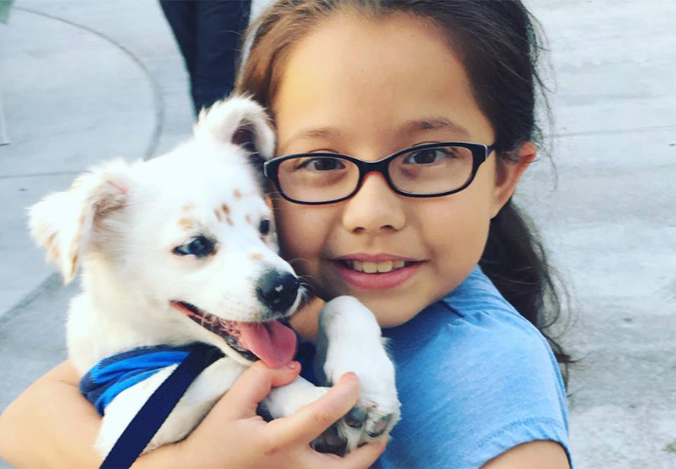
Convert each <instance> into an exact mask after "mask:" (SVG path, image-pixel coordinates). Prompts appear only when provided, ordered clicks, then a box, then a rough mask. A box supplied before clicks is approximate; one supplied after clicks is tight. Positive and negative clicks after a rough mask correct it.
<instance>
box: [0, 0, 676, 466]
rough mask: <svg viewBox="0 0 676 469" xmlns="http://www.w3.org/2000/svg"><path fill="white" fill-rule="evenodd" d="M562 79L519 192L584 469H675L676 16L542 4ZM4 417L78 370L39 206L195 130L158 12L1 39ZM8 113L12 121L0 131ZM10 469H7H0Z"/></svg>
mask: <svg viewBox="0 0 676 469" xmlns="http://www.w3.org/2000/svg"><path fill="white" fill-rule="evenodd" d="M527 3H528V4H529V5H530V6H531V8H532V10H533V12H534V13H535V15H536V16H537V17H538V18H539V19H540V20H541V22H542V23H543V26H544V29H545V31H546V32H547V35H548V37H549V48H550V49H551V54H550V57H551V62H552V65H553V70H554V74H553V76H552V80H554V79H555V80H556V86H555V87H554V91H555V93H554V95H553V98H552V104H553V106H554V114H555V118H556V121H555V126H554V127H553V128H552V129H550V134H551V135H552V137H553V138H552V143H553V145H552V146H553V151H552V156H553V159H554V161H555V162H556V166H557V170H556V175H557V178H558V184H557V185H556V188H555V187H554V186H555V176H554V171H553V169H552V166H551V164H550V163H549V162H548V161H547V160H546V159H545V160H543V161H542V162H539V163H537V164H535V165H534V166H533V168H532V170H531V171H530V174H528V175H527V177H526V181H525V182H524V184H523V186H522V188H521V189H520V194H519V195H518V197H519V200H520V202H521V203H522V204H523V205H524V206H525V207H527V208H528V209H529V211H530V213H531V214H532V216H533V218H534V219H535V221H536V222H537V223H538V224H539V225H540V226H541V229H542V232H543V234H544V237H545V239H546V240H547V245H548V247H549V248H550V251H551V258H552V260H553V262H554V264H556V265H557V266H558V267H559V270H560V271H561V272H562V275H563V277H564V279H565V281H566V283H567V284H568V285H569V287H570V289H571V293H572V295H573V299H574V300H573V304H572V306H573V310H574V315H573V317H572V318H571V319H570V320H569V321H568V322H567V324H568V327H567V330H566V331H565V333H564V334H563V336H562V341H563V343H564V344H565V345H566V346H567V348H568V349H569V350H570V352H572V354H573V355H574V357H576V358H578V359H579V360H580V362H579V363H578V364H577V365H576V366H574V367H573V368H572V372H571V384H570V388H569V392H570V399H569V403H570V409H571V417H570V418H571V437H572V445H573V451H574V455H575V458H576V463H577V467H578V468H581V469H591V468H597V467H612V468H616V469H630V468H631V469H634V468H642V467H651V468H654V469H668V468H671V469H673V468H676V353H675V352H676V307H675V306H674V303H675V300H676V273H675V272H676V256H675V255H674V251H675V250H676V221H675V218H674V213H675V212H676V190H675V189H674V183H673V181H675V180H676V80H675V78H674V77H675V76H676V60H675V59H676V53H675V52H674V51H676V28H674V26H676V24H675V23H674V18H676V3H674V2H665V1H661V0H644V1H642V2H637V1H630V0H566V1H563V0H530V1H527ZM0 101H1V102H2V107H3V109H4V121H3V123H2V124H3V126H4V127H5V128H6V132H7V136H8V137H9V139H10V141H11V144H9V145H6V146H0V198H1V200H3V201H4V202H3V208H4V210H3V211H2V212H0V222H1V226H2V228H1V230H0V258H2V259H3V262H2V264H1V265H0V370H1V371H0V411H1V410H2V409H4V408H5V407H6V406H7V405H8V404H9V402H10V401H11V400H12V399H14V398H15V397H16V396H17V395H18V394H19V393H20V392H21V390H23V389H24V388H25V387H26V386H28V385H29V384H30V383H31V382H32V381H33V380H34V379H35V378H36V377H38V376H39V375H41V374H42V373H44V372H45V371H47V370H48V369H49V368H51V367H52V366H53V365H55V364H56V363H58V362H60V361H61V360H62V359H63V358H64V357H65V347H64V327H63V323H64V313H65V311H66V308H67V303H68V299H69V298H70V297H71V296H72V295H73V293H74V292H75V291H76V290H77V288H78V287H77V285H71V286H68V287H66V288H64V287H62V286H61V284H60V280H59V278H58V277H57V276H56V275H55V274H54V273H53V270H52V269H50V268H49V267H47V266H46V265H45V264H44V262H43V253H42V252H40V251H39V250H38V249H37V248H35V247H34V246H33V245H32V242H31V241H30V239H29V237H28V235H27V231H26V228H25V218H24V210H25V207H26V206H28V205H30V204H32V203H34V202H35V201H37V200H38V199H39V198H41V197H42V196H43V195H45V194H46V193H48V192H50V191H53V190H57V189H64V188H66V187H67V186H68V185H69V183H70V181H71V180H72V179H73V177H74V176H75V174H76V173H78V172H80V171H82V170H84V169H86V168H87V167H88V166H90V165H92V164H94V163H97V162H99V161H102V160H105V159H109V158H111V157H115V156H121V157H124V158H127V159H137V158H143V157H147V156H152V155H156V154H159V153H162V152H163V151H165V150H166V149H168V148H169V147H171V146H172V145H174V144H175V143H176V142H178V141H180V140H181V139H183V138H185V136H186V135H187V134H188V133H189V132H190V125H191V111H190V105H189V101H188V94H187V85H186V75H185V72H184V70H183V67H182V62H181V57H180V55H179V54H178V52H177V49H176V47H175V45H174V42H173V39H172V37H171V34H170V31H169V29H168V27H167V25H166V24H165V22H164V18H163V17H162V15H161V12H160V10H159V8H158V6H157V4H156V2H155V1H154V0H146V1H138V0H118V1H115V2H104V1H95V0H88V1H85V0H18V1H17V3H16V6H15V8H14V9H13V11H12V15H11V18H10V22H9V24H8V25H0ZM2 118H3V116H2V115H0V119H2ZM4 467H9V466H7V465H6V464H5V463H3V462H2V461H0V468H4Z"/></svg>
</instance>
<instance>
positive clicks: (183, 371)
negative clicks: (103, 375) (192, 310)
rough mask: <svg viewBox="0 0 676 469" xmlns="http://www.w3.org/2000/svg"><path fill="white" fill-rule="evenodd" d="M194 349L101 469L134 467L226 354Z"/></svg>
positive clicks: (201, 347) (196, 346) (202, 346)
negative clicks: (209, 369) (181, 403)
mask: <svg viewBox="0 0 676 469" xmlns="http://www.w3.org/2000/svg"><path fill="white" fill-rule="evenodd" d="M190 348H191V351H190V354H189V355H188V356H187V357H186V359H185V360H183V362H182V363H181V364H180V365H178V367H177V368H176V369H175V370H174V372H173V373H172V374H171V375H169V377H168V378H167V379H166V380H164V382H163V383H162V384H161V385H160V387H159V388H157V390H155V392H154V393H153V394H152V396H150V398H149V399H148V400H147V401H146V403H145V404H144V405H143V407H141V410H139V412H138V414H136V416H135V417H134V418H133V419H132V421H131V423H130V424H129V426H127V428H126V429H125V430H124V432H122V435H121V436H120V438H119V439H118V440H117V442H116V443H115V445H114V446H113V449H111V450H110V453H108V456H107V457H106V459H105V460H104V461H103V464H101V467H100V469H120V468H125V469H126V468H128V467H130V466H131V465H132V464H133V463H134V461H136V458H138V457H139V455H140V454H141V453H142V452H143V450H144V449H145V447H146V446H148V443H150V440H152V439H153V436H155V433H157V430H159V429H160V427H161V426H162V424H163V423H164V421H165V420H166V419H167V417H168V416H169V414H170V413H171V411H172V410H173V409H174V407H176V404H178V401H179V400H180V399H181V397H182V396H183V394H185V392H186V390H187V389H188V387H189V386H190V384H191V383H192V382H193V381H194V380H195V378H197V376H198V375H199V374H200V373H201V372H202V371H203V370H204V369H206V368H207V367H208V366H209V365H211V364H212V363H214V362H215V361H216V360H218V359H220V358H222V357H223V356H224V355H223V352H221V350H220V349H218V348H217V347H214V346H213V345H207V344H203V343H195V344H192V345H191V346H190Z"/></svg>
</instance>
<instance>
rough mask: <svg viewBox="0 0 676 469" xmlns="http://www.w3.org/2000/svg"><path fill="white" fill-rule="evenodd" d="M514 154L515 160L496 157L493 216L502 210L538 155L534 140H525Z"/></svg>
mask: <svg viewBox="0 0 676 469" xmlns="http://www.w3.org/2000/svg"><path fill="white" fill-rule="evenodd" d="M514 156H515V161H504V160H500V159H496V161H497V163H496V168H495V186H494V188H493V208H492V213H491V218H494V217H495V216H496V215H497V214H498V213H499V212H500V209H502V207H503V206H504V205H505V204H506V203H507V201H508V200H509V199H510V198H511V197H512V195H513V194H514V191H515V190H516V186H517V185H518V184H519V180H520V179H521V176H522V175H523V173H524V172H525V171H526V169H527V168H528V166H529V165H530V164H531V163H532V162H533V160H534V159H535V157H536V156H537V147H536V146H535V145H534V144H533V143H532V142H525V143H523V144H522V145H521V146H520V147H519V149H518V150H517V151H516V154H515V155H514Z"/></svg>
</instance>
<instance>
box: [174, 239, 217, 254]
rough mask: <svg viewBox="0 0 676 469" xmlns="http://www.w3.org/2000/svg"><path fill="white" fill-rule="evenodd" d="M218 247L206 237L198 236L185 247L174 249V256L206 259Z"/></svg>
mask: <svg viewBox="0 0 676 469" xmlns="http://www.w3.org/2000/svg"><path fill="white" fill-rule="evenodd" d="M215 248H216V245H215V244H214V242H213V241H212V240H210V239H209V238H207V237H206V236H201V235H200V236H198V237H196V238H194V239H193V240H192V241H190V242H189V243H187V244H184V245H183V246H178V247H177V248H174V254H176V255H178V256H195V257H198V258H200V257H206V256H208V255H209V254H212V253H213V252H214V251H215Z"/></svg>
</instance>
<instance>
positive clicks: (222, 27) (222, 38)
mask: <svg viewBox="0 0 676 469" xmlns="http://www.w3.org/2000/svg"><path fill="white" fill-rule="evenodd" d="M160 5H161V6H162V11H163V12H164V16H165V17H166V18H167V21H168V23H169V26H171V30H172V31H173V33H174V37H175V38H176V42H177V43H178V47H179V49H180V50H181V54H182V55H183V59H184V60H185V66H186V69H187V71H188V75H189V77H190V92H191V96H192V102H193V109H194V111H195V115H197V114H198V113H199V111H200V110H201V109H202V108H205V107H207V108H208V107H209V106H211V105H212V104H213V103H214V102H216V101H218V100H219V99H222V98H224V97H226V96H228V95H229V94H230V93H231V92H232V89H233V87H234V82H235V73H236V58H237V55H238V52H239V47H240V46H241V42H242V34H243V32H244V30H245V29H246V27H247V25H248V23H249V16H250V14H251V0H160Z"/></svg>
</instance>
